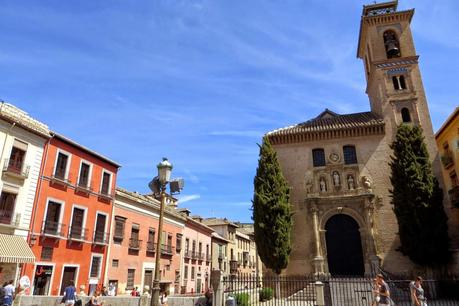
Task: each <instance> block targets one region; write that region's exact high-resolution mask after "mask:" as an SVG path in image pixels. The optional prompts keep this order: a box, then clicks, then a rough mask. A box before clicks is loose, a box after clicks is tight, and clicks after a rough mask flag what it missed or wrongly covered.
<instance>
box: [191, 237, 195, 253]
mask: <svg viewBox="0 0 459 306" xmlns="http://www.w3.org/2000/svg"><path fill="white" fill-rule="evenodd" d="M191 251H192V252H193V254H195V253H196V241H195V240H193V244H192V247H191Z"/></svg>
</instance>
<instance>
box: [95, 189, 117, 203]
mask: <svg viewBox="0 0 459 306" xmlns="http://www.w3.org/2000/svg"><path fill="white" fill-rule="evenodd" d="M98 197H99V200H102V201H107V202H110V201H111V200H113V195H112V194H111V193H110V191H108V190H104V189H102V190H101V191H100V192H99V195H98Z"/></svg>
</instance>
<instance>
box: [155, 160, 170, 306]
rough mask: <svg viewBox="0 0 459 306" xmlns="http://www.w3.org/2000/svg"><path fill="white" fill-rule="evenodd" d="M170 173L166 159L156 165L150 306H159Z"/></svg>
mask: <svg viewBox="0 0 459 306" xmlns="http://www.w3.org/2000/svg"><path fill="white" fill-rule="evenodd" d="M171 172H172V164H171V163H170V162H169V161H168V160H167V158H163V160H162V162H160V163H159V164H158V181H159V191H160V194H161V205H160V210H159V225H158V238H157V240H156V241H157V243H156V249H155V252H156V254H155V255H156V261H155V277H154V280H153V288H152V296H151V302H150V305H151V306H160V301H159V291H160V286H159V283H160V277H161V275H160V259H161V250H162V241H161V236H162V235H161V233H162V232H163V218H164V206H165V205H166V203H165V202H166V186H167V183H169V182H170V179H171ZM152 187H153V185H152V184H150V188H151V189H152V191H153V192H155V191H156V190H154V188H152Z"/></svg>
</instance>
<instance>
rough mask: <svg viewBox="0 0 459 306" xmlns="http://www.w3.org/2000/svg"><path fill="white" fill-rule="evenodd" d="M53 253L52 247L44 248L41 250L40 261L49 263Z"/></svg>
mask: <svg viewBox="0 0 459 306" xmlns="http://www.w3.org/2000/svg"><path fill="white" fill-rule="evenodd" d="M53 251H54V248H53V247H46V246H44V247H43V248H42V249H41V260H49V261H51V260H53Z"/></svg>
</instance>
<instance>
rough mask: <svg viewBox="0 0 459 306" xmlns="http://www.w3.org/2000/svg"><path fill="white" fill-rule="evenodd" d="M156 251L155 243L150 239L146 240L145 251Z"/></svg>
mask: <svg viewBox="0 0 459 306" xmlns="http://www.w3.org/2000/svg"><path fill="white" fill-rule="evenodd" d="M155 251H156V243H154V242H152V241H147V252H151V253H152V252H155Z"/></svg>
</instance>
